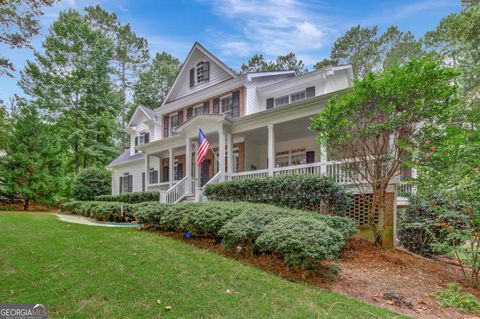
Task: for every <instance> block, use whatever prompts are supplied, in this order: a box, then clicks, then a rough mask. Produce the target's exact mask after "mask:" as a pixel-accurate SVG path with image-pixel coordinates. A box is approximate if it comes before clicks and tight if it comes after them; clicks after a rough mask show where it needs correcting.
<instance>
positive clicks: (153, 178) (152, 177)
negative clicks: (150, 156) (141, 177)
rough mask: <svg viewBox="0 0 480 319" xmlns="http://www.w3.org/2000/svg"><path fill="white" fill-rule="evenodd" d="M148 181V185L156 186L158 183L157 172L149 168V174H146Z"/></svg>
mask: <svg viewBox="0 0 480 319" xmlns="http://www.w3.org/2000/svg"><path fill="white" fill-rule="evenodd" d="M148 181H149V184H157V183H158V171H156V170H155V169H153V168H150V172H149V174H148Z"/></svg>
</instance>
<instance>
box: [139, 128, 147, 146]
mask: <svg viewBox="0 0 480 319" xmlns="http://www.w3.org/2000/svg"><path fill="white" fill-rule="evenodd" d="M145 134H147V132H145V131H141V132H140V133H139V134H138V145H143V144H145Z"/></svg>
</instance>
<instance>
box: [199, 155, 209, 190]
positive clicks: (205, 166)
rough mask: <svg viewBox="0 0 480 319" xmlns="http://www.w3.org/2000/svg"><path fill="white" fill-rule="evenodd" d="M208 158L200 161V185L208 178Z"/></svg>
mask: <svg viewBox="0 0 480 319" xmlns="http://www.w3.org/2000/svg"><path fill="white" fill-rule="evenodd" d="M209 175H210V160H209V159H206V160H204V161H203V162H202V168H201V170H200V176H201V178H200V185H201V186H203V185H205V184H206V183H207V182H208V181H209V180H210V176H209Z"/></svg>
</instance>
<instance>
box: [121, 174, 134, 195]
mask: <svg viewBox="0 0 480 319" xmlns="http://www.w3.org/2000/svg"><path fill="white" fill-rule="evenodd" d="M132 182H133V176H132V175H129V173H125V174H123V176H120V185H119V188H120V189H119V193H120V194H123V193H131V192H132V187H133V185H132V184H133V183H132Z"/></svg>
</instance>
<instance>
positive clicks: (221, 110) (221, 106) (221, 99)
mask: <svg viewBox="0 0 480 319" xmlns="http://www.w3.org/2000/svg"><path fill="white" fill-rule="evenodd" d="M228 98H230V99H231V103H230V105H231V109H230V110H228V111H226V112H225V111H223V104H222V102H223V101H224V100H226V99H228ZM218 104H219V108H220V113H222V114H231V113H232V112H233V94H232V93H230V94H227V95H224V96H222V97H221V98H220V101H218Z"/></svg>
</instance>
